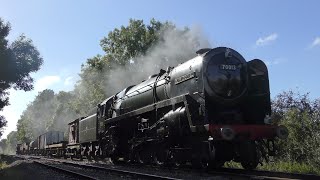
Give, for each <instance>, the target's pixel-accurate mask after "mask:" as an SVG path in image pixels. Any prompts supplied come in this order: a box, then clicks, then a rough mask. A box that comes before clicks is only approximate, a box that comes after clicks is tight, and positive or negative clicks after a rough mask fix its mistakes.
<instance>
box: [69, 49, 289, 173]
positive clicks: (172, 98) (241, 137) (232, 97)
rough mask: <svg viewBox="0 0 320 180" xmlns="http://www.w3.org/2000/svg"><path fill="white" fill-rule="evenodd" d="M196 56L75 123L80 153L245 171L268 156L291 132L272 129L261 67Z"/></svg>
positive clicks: (217, 54) (221, 55)
mask: <svg viewBox="0 0 320 180" xmlns="http://www.w3.org/2000/svg"><path fill="white" fill-rule="evenodd" d="M197 54H198V56H196V57H195V58H193V59H191V60H188V61H186V62H185V63H182V64H179V65H178V66H176V67H174V68H172V67H168V68H167V69H166V70H162V69H161V70H160V72H159V73H158V74H154V75H152V76H150V77H149V78H148V79H146V80H145V81H143V82H142V83H140V84H138V85H135V86H130V87H127V88H125V89H123V90H122V91H120V92H119V93H117V94H115V95H114V96H111V97H109V98H108V99H106V100H105V101H103V102H101V103H100V104H98V107H97V112H96V113H95V114H94V115H91V116H88V117H87V118H83V119H81V120H79V123H78V125H79V128H78V129H79V130H78V133H79V139H80V140H79V141H80V143H79V144H80V145H79V148H78V149H79V152H78V153H79V154H81V155H86V156H88V157H99V156H100V157H111V158H112V160H113V161H114V162H117V161H119V160H121V159H122V160H124V161H134V162H139V163H156V164H175V165H178V164H182V163H192V165H193V166H195V167H203V166H205V167H207V166H210V167H220V166H222V165H223V164H224V162H226V161H230V160H233V161H236V162H240V163H241V164H242V166H243V167H244V168H246V169H254V168H255V167H256V166H257V165H258V163H259V162H260V161H261V158H263V157H264V158H267V157H268V156H270V155H273V153H274V144H273V142H274V140H275V138H276V137H278V138H286V136H287V134H288V132H287V129H286V128H285V127H283V126H277V125H272V124H271V119H270V115H271V104H270V90H269V78H268V70H267V67H266V65H265V64H264V63H263V61H261V60H259V59H254V60H251V61H248V62H247V61H246V60H245V59H244V58H243V57H242V56H241V55H240V54H239V53H238V52H237V51H235V50H233V49H231V48H226V47H219V48H214V49H201V50H199V51H197ZM81 137H82V138H81ZM71 151H72V150H71Z"/></svg>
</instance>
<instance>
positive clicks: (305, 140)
mask: <svg viewBox="0 0 320 180" xmlns="http://www.w3.org/2000/svg"><path fill="white" fill-rule="evenodd" d="M272 109H273V116H274V118H273V119H274V120H276V121H277V122H280V123H281V124H283V125H285V126H286V127H287V128H288V130H289V136H288V138H287V139H286V140H284V141H280V142H279V146H280V147H279V150H280V151H279V154H278V158H279V159H282V160H285V161H288V162H293V161H295V162H299V163H301V162H304V163H306V162H307V163H308V164H311V165H315V167H319V166H320V99H315V100H310V98H309V97H308V94H302V95H301V94H300V93H296V92H293V91H288V92H283V93H281V94H279V95H278V96H277V97H276V98H275V99H274V100H273V102H272Z"/></svg>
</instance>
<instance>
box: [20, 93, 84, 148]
mask: <svg viewBox="0 0 320 180" xmlns="http://www.w3.org/2000/svg"><path fill="white" fill-rule="evenodd" d="M73 100H74V94H73V93H71V92H64V91H61V92H59V93H58V94H55V93H54V91H53V90H49V89H46V90H44V91H42V92H39V94H38V96H37V97H36V98H35V100H34V101H33V102H31V103H30V104H29V105H28V107H27V109H26V110H25V111H24V112H23V113H22V115H21V117H20V119H19V121H18V123H17V137H18V140H19V142H30V141H32V140H34V139H35V138H36V137H37V136H39V135H41V134H43V133H45V132H47V131H50V130H55V131H64V132H66V130H67V126H66V125H67V124H68V123H69V122H70V121H72V120H74V119H75V118H77V117H78V115H77V114H76V113H75V112H74V111H73V109H72V108H71V102H72V101H73Z"/></svg>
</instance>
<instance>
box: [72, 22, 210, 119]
mask: <svg viewBox="0 0 320 180" xmlns="http://www.w3.org/2000/svg"><path fill="white" fill-rule="evenodd" d="M200 39H201V37H200V36H196V35H195V34H192V32H191V31H190V29H189V28H183V29H179V28H177V27H176V26H175V25H174V24H172V23H170V22H160V21H156V20H155V19H151V20H150V22H149V24H144V22H143V21H142V20H134V19H130V21H129V24H128V25H127V26H121V27H120V28H115V29H114V30H113V31H111V32H109V33H108V35H107V36H106V37H104V38H103V39H102V40H101V42H100V46H101V48H102V49H103V51H104V54H103V55H97V56H95V57H93V58H90V59H88V60H87V61H86V63H85V64H83V65H82V68H81V73H80V78H81V79H80V81H79V82H78V84H77V85H76V87H75V90H74V92H75V95H76V96H77V100H76V101H74V102H73V108H74V109H75V110H77V111H78V112H80V113H82V114H87V113H88V112H89V110H90V109H91V108H93V107H95V106H96V105H97V104H98V103H99V102H101V101H102V100H103V99H105V98H107V97H109V96H111V95H113V94H115V93H116V92H118V91H120V90H121V89H122V88H125V87H127V86H129V85H132V84H133V83H138V82H141V80H143V79H145V78H147V77H148V76H150V75H151V73H157V72H159V70H160V69H161V68H166V67H167V66H173V65H178V63H181V62H183V61H186V60H188V59H190V58H193V57H194V56H195V55H196V54H195V52H196V50H198V48H199V46H198V45H199V44H200ZM207 44H208V43H207Z"/></svg>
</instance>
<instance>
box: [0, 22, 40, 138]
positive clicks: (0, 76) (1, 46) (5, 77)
mask: <svg viewBox="0 0 320 180" xmlns="http://www.w3.org/2000/svg"><path fill="white" fill-rule="evenodd" d="M9 32H10V24H9V23H5V22H3V20H2V19H1V18H0V111H1V110H2V109H3V107H4V106H7V105H9V98H8V95H9V93H8V91H7V90H8V89H10V88H14V89H15V90H24V91H30V90H32V89H33V78H32V77H31V76H30V73H31V72H36V71H38V70H39V68H40V66H41V65H42V63H43V60H42V58H41V57H40V54H39V52H38V50H37V49H36V47H35V46H34V45H33V44H32V41H31V40H30V39H28V38H26V37H25V36H24V35H21V36H20V37H19V38H18V39H17V40H15V41H14V42H12V43H11V44H9V43H8V40H7V39H6V37H7V36H8V35H9ZM5 125H6V120H5V118H4V117H3V116H0V136H1V134H2V131H1V128H2V127H3V126H5Z"/></svg>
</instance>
